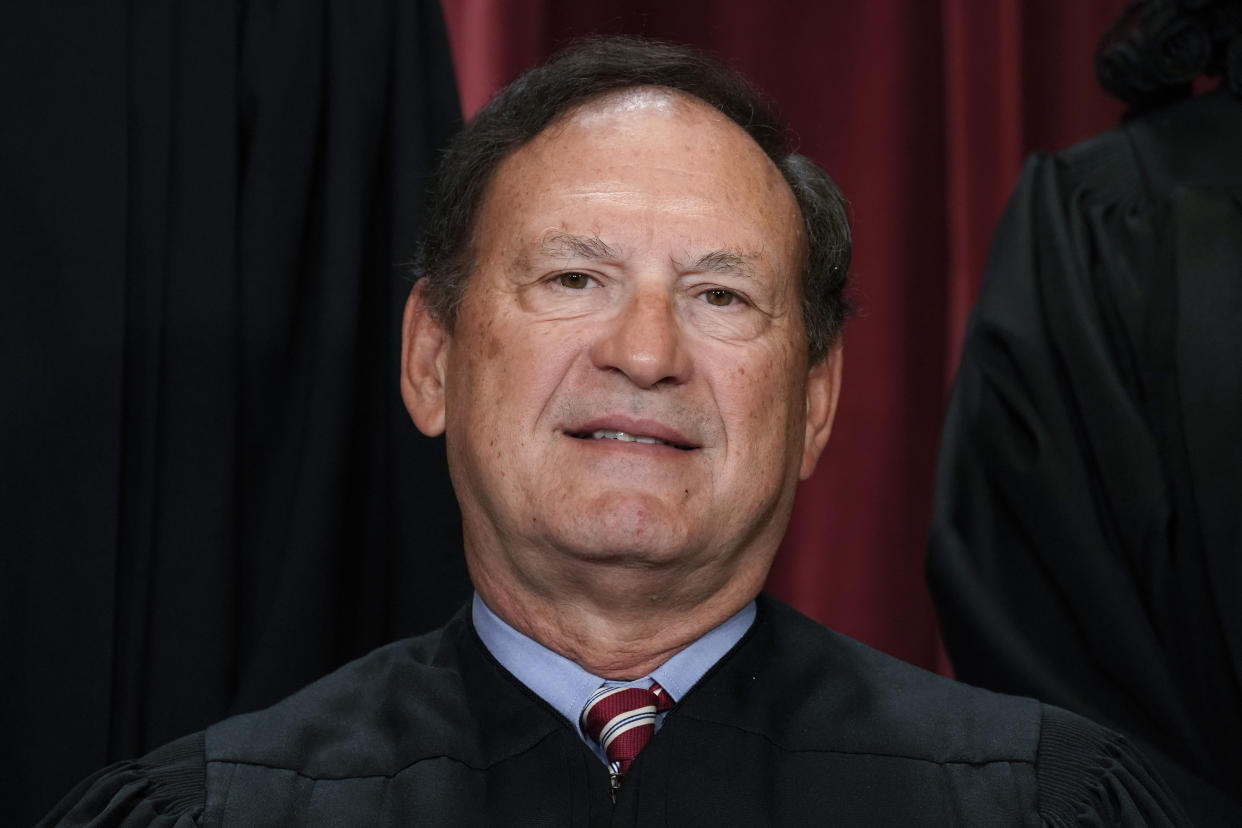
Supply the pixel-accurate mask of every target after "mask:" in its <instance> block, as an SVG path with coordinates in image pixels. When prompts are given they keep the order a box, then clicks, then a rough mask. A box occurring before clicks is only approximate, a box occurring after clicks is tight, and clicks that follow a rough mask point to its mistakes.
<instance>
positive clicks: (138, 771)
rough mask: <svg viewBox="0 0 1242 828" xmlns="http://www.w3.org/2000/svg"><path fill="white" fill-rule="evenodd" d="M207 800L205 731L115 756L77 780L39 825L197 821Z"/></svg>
mask: <svg viewBox="0 0 1242 828" xmlns="http://www.w3.org/2000/svg"><path fill="white" fill-rule="evenodd" d="M205 801H206V763H205V762H204V758H203V734H202V733H194V734H191V735H190V736H186V737H184V738H181V739H178V740H176V741H174V742H170V743H168V744H167V745H164V746H163V747H161V748H158V749H156V750H153V751H152V752H151V753H149V754H147V755H146V756H144V757H142V758H141V759H133V760H128V761H124V762H118V763H116V764H115V765H112V766H110V767H107V768H104V769H103V770H101V771H99V772H98V773H96V774H94V775H93V776H90V777H88V778H86V779H84V780H82V782H81V783H79V784H78V785H77V786H76V787H75V788H74V789H73V790H71V791H70V792H69V793H68V794H66V795H65V796H64V798H62V799H61V801H60V802H59V803H58V804H57V805H56V807H55V808H53V809H52V811H51V813H49V814H48V815H47V816H46V817H44V818H43V820H42V821H41V822H39V825H40V826H52V825H59V826H77V825H81V826H86V825H92V826H94V825H119V826H131V825H132V826H137V825H143V826H177V828H181V826H190V825H197V824H198V820H199V818H200V817H201V816H202V814H203V810H204V805H205Z"/></svg>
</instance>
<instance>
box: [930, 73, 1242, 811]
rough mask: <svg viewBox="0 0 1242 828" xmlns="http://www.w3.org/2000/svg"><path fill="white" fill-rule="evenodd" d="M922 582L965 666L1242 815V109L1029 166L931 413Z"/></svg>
mask: <svg viewBox="0 0 1242 828" xmlns="http://www.w3.org/2000/svg"><path fill="white" fill-rule="evenodd" d="M928 576H929V582H930V585H931V588H932V592H933V594H934V597H935V600H936V604H937V607H938V610H939V613H940V618H941V623H942V626H943V631H944V635H945V640H946V643H947V646H948V651H949V654H950V656H951V659H952V662H953V666H954V668H955V670H956V671H957V675H958V676H959V677H960V678H962V679H964V680H966V681H968V682H971V683H973V684H979V685H982V686H985V687H991V688H994V689H997V690H1001V691H1005V692H1011V693H1022V694H1029V695H1032V696H1035V697H1037V698H1039V699H1041V700H1043V701H1047V702H1050V703H1053V704H1057V705H1061V706H1064V707H1067V708H1069V709H1071V710H1074V711H1077V712H1079V713H1082V714H1085V715H1087V716H1089V717H1091V718H1093V719H1095V720H1097V721H1099V722H1101V723H1104V724H1106V725H1108V726H1110V727H1113V728H1115V729H1117V730H1120V731H1122V732H1124V733H1126V734H1129V735H1130V736H1131V737H1132V738H1134V739H1135V740H1136V741H1137V742H1138V743H1139V744H1140V745H1142V746H1143V747H1144V749H1145V750H1146V751H1147V752H1148V753H1149V755H1150V756H1151V757H1152V758H1153V760H1154V761H1155V762H1156V765H1157V766H1158V767H1159V768H1160V770H1161V771H1162V773H1163V774H1164V775H1165V777H1166V778H1167V779H1168V781H1169V783H1170V784H1171V785H1172V786H1173V788H1174V790H1175V791H1176V792H1177V793H1178V795H1179V796H1180V797H1181V799H1182V802H1183V804H1184V805H1185V806H1186V808H1187V810H1188V811H1189V812H1190V813H1191V815H1192V816H1193V817H1195V818H1196V819H1197V821H1198V823H1199V824H1201V825H1242V101H1240V100H1239V99H1237V98H1235V97H1232V96H1230V95H1229V94H1227V93H1226V92H1224V91H1219V92H1215V93H1212V94H1209V95H1206V96H1202V97H1199V98H1195V99H1191V100H1187V101H1184V102H1181V103H1178V104H1175V105H1172V106H1168V107H1165V108H1162V109H1159V110H1156V111H1154V112H1151V113H1149V114H1146V115H1143V116H1141V117H1137V118H1133V119H1130V120H1128V121H1127V122H1125V123H1124V124H1123V125H1122V126H1121V127H1119V128H1118V129H1116V130H1113V131H1111V132H1108V133H1105V134H1103V135H1100V136H1098V137H1096V138H1093V139H1091V140H1089V141H1087V142H1085V143H1083V144H1081V145H1079V146H1076V147H1074V148H1071V149H1069V150H1067V151H1065V152H1063V153H1061V154H1059V155H1057V156H1054V157H1037V158H1034V159H1033V160H1031V161H1030V162H1029V163H1028V165H1027V167H1026V170H1025V172H1024V174H1023V176H1022V179H1021V182H1020V183H1019V185H1018V187H1017V191H1016V192H1015V193H1014V195H1013V199H1012V201H1011V203H1010V205H1009V208H1008V211H1007V213H1006V215H1005V217H1004V219H1003V221H1002V223H1001V225H1000V227H999V229H998V231H997V234H996V237H995V240H994V244H993V248H992V252H991V258H990V261H989V264H988V268H987V273H986V278H985V283H984V287H983V291H982V294H981V296H980V298H979V301H978V304H977V306H976V307H975V309H974V311H973V313H972V316H971V318H970V322H969V326H968V332H967V336H966V343H965V347H964V352H963V355H962V362H961V367H960V369H959V373H958V377H957V380H956V384H955V387H954V391H953V396H952V401H951V404H950V407H949V412H948V417H947V421H946V424H945V427H944V433H943V440H942V445H941V454H940V460H939V467H938V471H937V480H936V498H935V506H934V518H933V525H932V530H931V540H930V551H929V555H928Z"/></svg>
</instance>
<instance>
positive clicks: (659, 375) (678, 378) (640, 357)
mask: <svg viewBox="0 0 1242 828" xmlns="http://www.w3.org/2000/svg"><path fill="white" fill-rule="evenodd" d="M591 359H592V360H593V361H594V363H595V366H596V367H597V368H600V369H603V370H613V371H619V372H620V373H622V374H624V375H625V376H626V377H628V378H629V380H630V382H632V383H634V384H635V385H637V386H638V387H640V388H655V387H656V386H658V385H660V384H662V383H663V384H665V385H678V384H680V383H682V382H685V381H686V379H687V378H688V377H689V376H690V368H691V359H690V354H689V353H688V351H687V349H686V342H685V338H684V332H683V330H682V327H681V324H680V320H679V319H678V317H677V308H676V305H675V302H674V297H673V296H671V295H670V294H669V292H668V290H667V288H664V287H660V286H655V285H648V286H644V287H640V288H639V289H637V290H635V291H634V293H633V294H632V295H630V296H629V297H627V298H626V300H625V301H624V303H623V304H622V305H621V307H620V308H619V310H618V311H617V314H616V315H615V316H614V317H613V318H612V319H611V320H609V321H608V322H606V323H604V325H603V326H602V327H601V329H600V331H599V335H598V336H597V337H596V339H595V342H594V345H593V347H592V349H591Z"/></svg>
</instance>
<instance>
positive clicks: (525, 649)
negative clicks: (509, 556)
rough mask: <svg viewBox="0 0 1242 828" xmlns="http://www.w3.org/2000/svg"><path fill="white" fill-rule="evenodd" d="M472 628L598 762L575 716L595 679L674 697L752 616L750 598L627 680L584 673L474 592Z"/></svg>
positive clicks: (660, 720)
mask: <svg viewBox="0 0 1242 828" xmlns="http://www.w3.org/2000/svg"><path fill="white" fill-rule="evenodd" d="M471 617H472V619H473V621H474V629H475V631H477V632H478V634H479V638H480V639H482V641H483V645H484V646H485V647H487V649H488V651H489V652H490V653H491V654H492V657H493V658H495V659H496V660H497V661H499V662H500V665H501V666H502V667H504V668H505V669H506V670H508V671H509V672H510V673H512V674H513V676H514V677H515V678H516V679H517V680H518V681H520V682H522V684H525V685H526V686H527V687H528V688H529V689H530V690H531V692H533V693H534V694H535V695H537V696H539V698H541V699H543V700H544V701H545V702H547V703H548V704H550V705H552V707H553V708H554V709H555V710H556V711H557V712H558V713H560V714H561V715H562V716H564V717H565V718H566V719H568V720H569V721H570V722H571V723H572V724H573V726H574V729H575V730H576V731H577V732H578V736H579V737H581V739H582V741H583V742H585V743H586V744H587V746H588V747H590V748H591V750H593V751H594V752H595V755H596V756H598V757H599V758H600V761H601V762H603V763H604V764H607V763H608V759H607V757H605V756H604V752H603V750H601V749H600V747H599V745H597V744H595V742H594V741H593V740H592V739H591V738H590V737H588V736H587V735H586V734H584V733H583V732H582V726H581V724H580V723H579V722H578V716H579V714H580V713H582V708H583V706H584V705H585V704H586V701H587V699H588V698H590V697H591V694H592V693H594V692H595V691H596V690H597V689H598V688H599V686H600V685H601V684H607V685H609V686H610V687H642V688H647V687H650V686H651V683H652V682H658V683H659V685H660V686H661V687H663V688H664V690H665V691H666V692H667V693H668V694H669V695H670V696H671V697H672V698H673V701H674V702H677V701H680V700H681V698H682V697H683V696H685V695H686V693H689V692H690V688H692V687H694V685H695V684H697V683H698V681H699V679H701V678H703V674H704V673H706V672H707V671H708V670H709V669H711V667H712V665H714V664H715V663H716V662H717V661H719V660H720V659H721V658H723V657H724V654H725V653H727V652H729V650H731V649H733V645H734V644H736V643H737V642H738V641H740V640H741V638H742V636H743V635H745V634H746V631H747V630H748V629H750V625H751V624H752V623H753V622H754V620H755V602H754V601H751V602H750V603H749V604H747V605H746V606H745V607H743V608H742V609H741V610H739V611H738V613H737V614H736V615H734V616H732V617H731V618H729V620H727V621H725V622H724V623H723V624H721V625H720V626H718V627H714V628H713V629H711V630H709V631H708V632H707V633H706V634H705V635H704V636H703V637H702V638H700V639H698V640H697V641H695V642H694V643H693V644H691V645H690V646H689V647H686V649H684V650H682V651H681V652H679V653H677V654H676V655H674V656H673V657H672V658H670V659H669V660H668V661H666V662H664V663H663V664H661V665H660V666H659V667H657V668H655V670H653V671H651V673H650V674H649V675H646V676H643V677H642V678H640V679H635V680H633V681H608V680H605V679H602V678H600V677H599V676H596V675H593V674H591V673H588V672H587V671H586V670H584V669H582V668H581V667H579V666H578V665H577V664H575V663H574V662H572V661H570V660H569V659H567V658H565V657H564V656H562V655H560V654H558V653H554V652H552V651H551V650H549V649H548V648H547V647H545V646H543V645H542V644H540V643H539V642H538V641H535V640H534V639H533V638H529V637H527V636H525V635H523V634H522V633H520V632H518V631H517V630H515V629H513V627H511V626H509V625H508V624H507V623H506V622H505V621H504V620H503V619H502V618H501V617H500V616H498V615H496V613H494V612H492V611H491V609H490V608H489V607H488V606H487V604H485V603H483V599H482V598H480V597H479V594H478V593H477V592H476V593H475V594H474V605H473V606H472V607H471ZM663 722H664V714H663V713H661V714H660V715H659V716H658V717H657V718H656V729H657V730H658V729H659V727H660V725H661V724H663Z"/></svg>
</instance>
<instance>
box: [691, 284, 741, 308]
mask: <svg viewBox="0 0 1242 828" xmlns="http://www.w3.org/2000/svg"><path fill="white" fill-rule="evenodd" d="M699 295H700V296H702V297H703V301H705V302H707V304H709V305H715V306H716V307H718V308H723V307H726V306H727V305H732V304H733V303H734V301H736V300H737V298H738V296H737V294H736V293H734V292H733V291H731V290H724V289H723V288H712V289H711V290H705V291H703V292H702V293H701V294H699Z"/></svg>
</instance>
